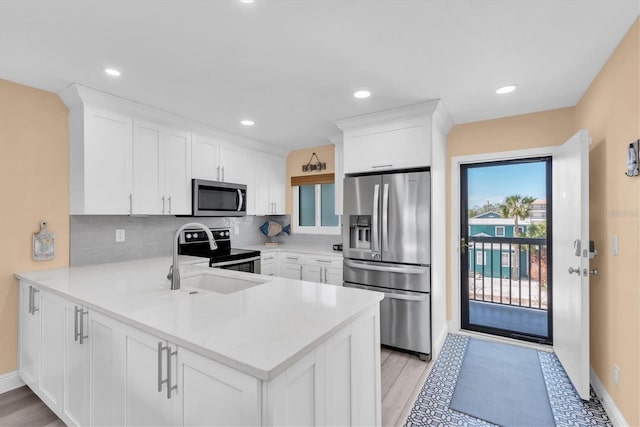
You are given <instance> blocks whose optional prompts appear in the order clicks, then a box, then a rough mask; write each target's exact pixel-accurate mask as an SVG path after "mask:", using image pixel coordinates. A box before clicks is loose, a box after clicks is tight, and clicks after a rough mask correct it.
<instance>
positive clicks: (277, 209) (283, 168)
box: [269, 156, 287, 215]
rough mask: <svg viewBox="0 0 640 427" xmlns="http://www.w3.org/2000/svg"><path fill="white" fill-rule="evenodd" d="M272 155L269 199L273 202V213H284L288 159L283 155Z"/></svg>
mask: <svg viewBox="0 0 640 427" xmlns="http://www.w3.org/2000/svg"><path fill="white" fill-rule="evenodd" d="M270 157H271V162H270V165H271V171H270V174H269V199H270V201H271V202H272V203H273V211H272V213H273V214H275V215H284V214H285V213H286V212H285V192H286V182H287V160H286V159H284V158H282V157H277V156H270Z"/></svg>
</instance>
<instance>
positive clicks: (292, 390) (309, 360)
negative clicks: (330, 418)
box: [265, 349, 325, 426]
mask: <svg viewBox="0 0 640 427" xmlns="http://www.w3.org/2000/svg"><path fill="white" fill-rule="evenodd" d="M324 365H325V364H324V353H323V351H322V349H318V350H316V351H314V352H312V353H310V354H308V355H307V356H305V357H304V358H302V359H301V360H299V361H298V362H296V363H295V364H293V365H292V366H291V367H290V368H288V369H287V370H286V371H285V372H283V373H282V374H280V375H279V376H277V377H276V378H274V379H273V380H271V381H269V383H268V384H267V392H268V399H267V404H268V407H267V422H266V423H265V424H267V425H274V426H280V425H288V426H314V425H315V426H317V425H325V407H324V402H325V397H324V393H325V390H324V385H325V378H324V377H325V373H324V367H325V366H324Z"/></svg>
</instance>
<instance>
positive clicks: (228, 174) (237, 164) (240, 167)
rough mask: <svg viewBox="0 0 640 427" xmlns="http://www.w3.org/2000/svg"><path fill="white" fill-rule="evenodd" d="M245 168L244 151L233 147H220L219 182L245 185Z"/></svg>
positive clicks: (223, 145)
mask: <svg viewBox="0 0 640 427" xmlns="http://www.w3.org/2000/svg"><path fill="white" fill-rule="evenodd" d="M246 168H247V156H246V152H245V150H244V149H242V148H240V147H237V146H235V145H227V144H221V145H220V181H224V182H232V183H235V184H247V180H246V178H245V169H246Z"/></svg>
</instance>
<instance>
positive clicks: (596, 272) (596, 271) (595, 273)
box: [589, 268, 600, 276]
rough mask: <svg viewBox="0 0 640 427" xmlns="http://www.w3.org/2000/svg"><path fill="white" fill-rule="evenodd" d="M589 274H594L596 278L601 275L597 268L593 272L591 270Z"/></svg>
mask: <svg viewBox="0 0 640 427" xmlns="http://www.w3.org/2000/svg"><path fill="white" fill-rule="evenodd" d="M589 274H593V275H594V276H597V275H598V274H600V272H599V271H598V269H597V268H594V269H592V270H589Z"/></svg>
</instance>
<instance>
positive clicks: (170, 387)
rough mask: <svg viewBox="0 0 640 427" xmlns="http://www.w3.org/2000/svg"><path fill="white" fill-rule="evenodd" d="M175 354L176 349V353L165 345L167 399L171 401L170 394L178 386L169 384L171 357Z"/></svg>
mask: <svg viewBox="0 0 640 427" xmlns="http://www.w3.org/2000/svg"><path fill="white" fill-rule="evenodd" d="M177 354H178V350H177V349H176V351H171V346H170V345H167V399H171V392H172V391H173V390H177V389H178V384H173V385H172V384H171V357H173V356H176V355H177Z"/></svg>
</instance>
